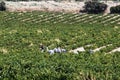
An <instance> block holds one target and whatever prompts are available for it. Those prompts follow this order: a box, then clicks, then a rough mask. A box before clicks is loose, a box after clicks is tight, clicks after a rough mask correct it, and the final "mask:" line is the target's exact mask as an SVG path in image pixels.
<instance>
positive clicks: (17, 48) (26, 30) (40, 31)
mask: <svg viewBox="0 0 120 80" xmlns="http://www.w3.org/2000/svg"><path fill="white" fill-rule="evenodd" d="M41 43H42V44H44V45H45V46H47V47H49V48H50V49H53V48H55V47H57V46H59V47H61V48H64V49H66V50H67V52H66V53H61V54H53V55H49V53H47V52H41V51H40V47H39V45H40V44H41ZM78 48H82V49H84V50H83V51H82V50H80V51H78V54H74V50H76V49H78ZM90 50H92V51H93V54H91V53H90ZM70 51H73V52H70ZM119 53H120V15H118V14H106V15H103V14H75V13H74V14H73V13H57V12H56V13H52V12H37V11H34V12H0V79H2V80H17V79H19V80H32V79H34V80H99V79H103V80H119V79H120V55H119Z"/></svg>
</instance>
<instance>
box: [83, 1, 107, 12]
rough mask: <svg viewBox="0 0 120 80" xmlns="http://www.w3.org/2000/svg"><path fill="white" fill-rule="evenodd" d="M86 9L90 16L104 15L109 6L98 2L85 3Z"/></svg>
mask: <svg viewBox="0 0 120 80" xmlns="http://www.w3.org/2000/svg"><path fill="white" fill-rule="evenodd" d="M84 9H85V10H84V11H85V12H87V13H90V14H91V13H92V14H98V13H104V11H105V10H106V9H107V5H106V4H104V3H100V2H96V1H95V2H94V1H93V2H92V1H88V2H85V6H84Z"/></svg>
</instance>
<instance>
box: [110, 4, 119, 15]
mask: <svg viewBox="0 0 120 80" xmlns="http://www.w3.org/2000/svg"><path fill="white" fill-rule="evenodd" d="M110 13H118V14H119V13H120V5H117V6H115V7H111V8H110Z"/></svg>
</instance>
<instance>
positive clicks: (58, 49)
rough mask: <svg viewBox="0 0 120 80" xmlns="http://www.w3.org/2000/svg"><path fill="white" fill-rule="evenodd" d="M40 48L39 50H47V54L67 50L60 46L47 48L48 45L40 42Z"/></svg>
mask: <svg viewBox="0 0 120 80" xmlns="http://www.w3.org/2000/svg"><path fill="white" fill-rule="evenodd" d="M40 50H41V52H48V53H49V54H54V53H65V52H66V51H67V50H66V49H62V48H60V47H57V48H54V49H49V48H48V47H46V46H44V45H43V44H40Z"/></svg>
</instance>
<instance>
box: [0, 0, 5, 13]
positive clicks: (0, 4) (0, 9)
mask: <svg viewBox="0 0 120 80" xmlns="http://www.w3.org/2000/svg"><path fill="white" fill-rule="evenodd" d="M5 10H6V7H5V2H3V1H2V2H0V11H5Z"/></svg>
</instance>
